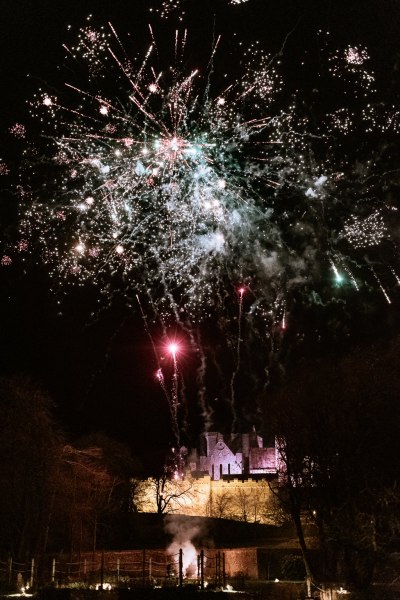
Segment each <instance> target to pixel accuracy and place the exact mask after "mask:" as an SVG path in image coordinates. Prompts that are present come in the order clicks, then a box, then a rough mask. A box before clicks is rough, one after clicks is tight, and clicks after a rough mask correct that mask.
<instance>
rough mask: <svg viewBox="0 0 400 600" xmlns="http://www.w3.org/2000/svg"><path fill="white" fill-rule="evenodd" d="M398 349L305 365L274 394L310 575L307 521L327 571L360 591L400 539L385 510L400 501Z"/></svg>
mask: <svg viewBox="0 0 400 600" xmlns="http://www.w3.org/2000/svg"><path fill="white" fill-rule="evenodd" d="M399 350H400V339H399V338H395V339H394V340H392V341H391V342H386V343H383V342H382V343H380V344H376V345H375V346H373V347H371V348H368V349H362V350H353V351H352V352H351V353H350V354H349V355H347V356H346V357H344V358H342V359H340V360H337V361H335V362H333V361H319V362H317V363H313V364H308V365H302V366H301V369H300V368H297V369H296V370H295V371H293V373H292V378H291V380H290V382H288V383H287V384H286V385H285V386H283V387H282V388H281V389H280V390H279V391H277V392H276V393H275V395H274V411H275V416H276V422H275V426H276V430H277V431H279V434H280V435H279V440H280V448H281V455H282V462H283V464H284V466H285V469H284V473H283V474H282V482H283V484H284V489H283V490H282V498H283V499H284V500H286V502H287V505H288V507H289V509H290V512H291V515H292V519H293V521H294V523H295V524H296V528H297V531H298V536H299V541H300V545H301V547H302V551H303V557H304V560H305V564H306V569H307V565H308V568H309V570H310V575H311V563H310V560H309V552H308V548H307V544H306V539H305V537H306V536H305V533H304V526H305V524H306V523H307V522H308V523H313V524H314V525H315V527H316V531H317V532H318V537H319V543H320V548H321V553H322V556H323V558H324V571H323V573H322V574H321V575H322V576H323V577H325V578H329V579H337V580H339V581H347V582H349V583H350V584H353V585H355V586H357V587H359V588H363V587H365V586H368V585H369V583H370V581H371V579H372V577H373V575H374V569H375V568H376V566H377V565H378V564H379V560H380V559H381V557H383V556H387V553H388V552H390V547H392V548H393V547H395V546H396V543H398V526H397V524H396V521H397V519H396V518H393V514H392V511H391V510H390V509H389V510H382V507H383V506H387V507H390V506H392V507H393V508H394V507H396V506H397V502H398V495H397V483H396V482H397V481H398V477H399V470H398V468H397V464H396V462H395V461H394V460H393V458H394V457H396V456H398V455H399V451H400V419H399V417H400V414H399V412H400V411H399V405H398V398H399V397H400V382H399V378H398V374H397V369H398V367H397V363H398V355H399ZM388 532H391V535H388ZM396 536H397V540H396ZM389 540H391V541H390V543H389Z"/></svg>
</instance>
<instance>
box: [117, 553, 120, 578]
mask: <svg viewBox="0 0 400 600" xmlns="http://www.w3.org/2000/svg"><path fill="white" fill-rule="evenodd" d="M119 560H120V559H119V558H117V583H119Z"/></svg>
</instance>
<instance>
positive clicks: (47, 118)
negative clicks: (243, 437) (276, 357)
mask: <svg viewBox="0 0 400 600" xmlns="http://www.w3.org/2000/svg"><path fill="white" fill-rule="evenodd" d="M169 4H171V6H172V5H173V6H175V5H177V4H178V3H177V2H172V3H169ZM187 44H188V34H187V32H186V31H184V30H183V31H182V32H177V33H176V37H175V40H174V44H173V47H174V52H173V55H174V58H173V63H172V64H169V63H167V64H164V65H163V64H162V63H163V56H164V55H166V56H167V55H168V54H169V52H165V53H163V52H162V49H161V48H160V47H159V46H158V44H157V42H156V38H155V36H154V34H153V30H152V29H151V28H150V42H149V46H148V48H147V50H146V51H145V53H144V54H142V55H140V56H139V58H135V56H133V55H131V54H130V53H128V52H127V51H126V50H125V45H124V44H122V42H121V40H120V38H119V36H118V35H117V33H116V31H115V30H114V28H113V27H112V26H111V25H109V26H108V27H104V28H101V29H99V30H97V29H95V28H92V27H91V26H87V27H85V28H83V29H82V30H81V31H80V33H79V36H78V41H77V43H76V44H75V45H66V46H65V49H66V52H67V58H68V57H69V58H70V60H71V61H72V63H73V65H74V67H73V68H71V72H73V73H74V74H75V75H74V79H73V80H69V81H67V82H66V86H65V91H64V92H63V93H60V94H58V95H54V94H50V93H48V92H47V91H44V90H41V91H40V93H39V94H38V95H37V97H36V98H35V101H34V102H33V104H32V112H33V114H34V115H35V116H36V117H38V118H39V120H40V122H43V123H44V125H43V139H45V140H48V141H47V145H46V149H45V152H44V156H45V160H44V165H43V172H42V173H43V174H44V173H45V174H46V185H45V186H42V187H41V188H40V189H37V188H36V187H35V186H36V181H37V179H38V178H40V176H41V175H40V168H41V166H40V164H38V162H37V161H36V162H35V165H36V170H37V172H36V173H35V175H34V176H32V177H31V180H30V181H29V180H28V181H27V178H26V175H24V177H25V180H24V182H23V183H22V185H21V188H20V189H21V190H22V192H23V196H24V197H23V199H22V202H21V205H22V219H21V232H20V241H19V242H18V248H19V250H20V251H22V250H21V248H22V247H23V248H24V251H26V250H27V249H31V248H32V249H33V248H34V247H35V245H36V246H37V245H39V248H40V250H41V257H42V260H43V261H44V262H45V263H46V264H47V265H48V266H49V269H50V271H51V273H52V275H53V276H54V278H55V279H57V280H59V281H61V283H62V284H63V285H65V284H66V283H67V282H72V283H75V284H78V285H83V284H84V283H85V282H87V281H89V282H92V283H95V284H97V285H98V286H99V287H100V289H101V290H102V291H105V292H107V293H108V292H110V293H112V290H113V289H115V287H118V288H120V289H121V288H122V289H123V290H124V293H125V295H126V297H127V298H129V299H130V298H132V297H133V296H134V295H135V294H137V295H139V296H140V297H142V298H145V299H146V300H145V301H146V306H147V307H151V309H152V310H154V312H155V313H156V314H157V315H159V316H161V318H162V320H170V321H174V322H175V323H178V324H179V325H181V326H184V327H185V328H186V331H187V332H188V331H189V329H190V327H191V326H192V324H193V323H199V322H201V321H204V320H207V319H209V317H210V316H215V315H218V316H221V315H223V314H225V313H226V314H228V316H227V317H226V318H222V319H221V320H219V321H218V322H219V323H224V324H225V325H221V327H225V326H226V324H228V327H229V323H231V324H232V323H233V326H234V330H235V331H236V341H232V342H229V344H230V347H231V350H232V357H233V358H232V365H233V367H232V371H231V372H233V375H232V378H231V388H232V389H231V399H232V405H233V404H234V403H235V401H234V396H235V393H234V387H235V385H236V381H237V379H238V372H239V370H240V359H241V341H242V334H243V330H244V329H246V331H247V332H248V331H249V329H251V331H252V334H251V335H252V337H253V338H254V337H258V339H262V340H264V341H265V340H268V342H267V343H268V344H269V355H270V354H271V352H272V353H273V352H275V351H276V345H275V341H274V336H275V337H276V334H278V336H281V335H282V333H283V332H284V331H285V330H286V329H287V328H288V323H289V324H290V322H291V319H290V312H291V306H292V303H293V298H295V302H296V303H297V304H298V302H299V298H300V299H301V300H302V302H304V303H305V304H307V303H310V302H313V301H315V300H316V299H317V301H318V302H319V303H320V304H323V303H329V301H330V299H331V298H334V299H335V296H337V294H338V293H339V290H338V289H337V288H338V287H341V288H342V287H343V286H347V287H349V286H350V288H352V289H353V290H354V292H355V293H357V292H359V291H360V289H361V288H362V286H363V280H365V277H366V275H365V271H367V272H368V274H369V278H370V279H371V280H372V281H373V282H375V283H377V284H378V288H379V289H380V290H381V291H382V293H383V295H384V297H385V298H386V300H387V301H388V302H389V301H390V296H389V292H388V287H390V284H386V280H385V278H386V277H387V274H386V272H387V273H388V274H389V276H390V278H392V280H393V281H395V283H396V284H397V279H398V277H397V274H396V265H394V264H390V266H389V269H386V272H385V274H382V273H383V271H382V269H381V267H380V263H379V266H377V262H376V261H371V259H370V257H369V256H365V257H360V256H359V254H357V255H356V256H355V257H354V256H352V254H351V251H352V250H354V251H357V250H358V249H359V248H362V247H366V246H367V247H368V249H369V250H370V251H372V250H373V249H374V248H376V247H377V246H378V247H379V245H380V244H381V242H382V241H383V240H385V239H389V238H390V236H389V235H388V225H387V224H386V217H387V213H388V212H391V211H393V210H394V209H395V208H396V207H394V206H393V203H392V202H391V203H389V204H388V202H387V199H386V198H384V197H381V198H379V191H378V188H379V186H380V185H381V184H382V177H380V178H378V177H377V176H376V175H375V170H376V164H377V162H378V159H377V158H376V157H375V158H376V160H375V161H373V160H371V159H370V158H366V157H365V156H366V155H367V150H368V148H367V145H368V144H367V142H365V140H364V138H365V136H366V135H368V134H370V133H372V134H373V135H375V134H376V133H377V131H378V132H382V131H384V132H385V133H386V134H387V133H388V132H393V133H396V132H397V129H398V122H399V119H398V114H397V113H396V110H395V109H394V108H393V107H386V108H385V109H383V108H382V107H380V106H379V104H378V103H377V102H375V103H374V102H372V101H371V98H372V99H373V98H374V94H376V90H375V83H374V75H373V72H372V70H371V69H370V68H369V57H368V54H367V51H366V49H364V48H361V47H354V48H353V47H346V48H344V49H342V50H341V51H334V52H332V53H330V54H329V53H328V52H327V51H326V56H327V60H326V63H327V65H328V68H327V69H326V70H324V75H323V76H324V77H328V78H329V79H330V82H331V85H333V84H334V83H335V82H337V83H338V89H339V92H340V91H341V90H343V89H344V90H346V94H344V100H343V101H342V100H341V96H340V95H339V93H338V95H337V96H332V98H329V101H330V104H331V105H330V106H329V109H330V110H329V111H328V110H326V106H325V105H324V104H322V107H321V104H318V100H317V98H316V95H315V93H314V92H315V90H314V89H313V90H312V91H310V96H309V99H308V102H305V101H303V100H299V99H296V98H295V96H294V92H296V91H297V89H296V88H293V86H292V88H291V87H290V86H289V87H287V86H286V85H285V81H284V75H282V74H280V73H279V72H278V66H279V65H278V62H280V61H278V60H276V59H274V58H273V57H271V56H269V55H268V54H266V53H265V52H264V50H263V48H262V47H261V46H260V44H252V45H251V46H250V47H249V48H247V49H245V50H244V51H243V52H242V54H241V58H240V60H238V64H237V65H236V66H235V71H234V73H232V77H231V78H229V76H226V75H225V74H224V75H221V76H218V73H216V72H215V68H214V65H213V60H214V58H215V56H216V54H217V53H218V51H219V46H220V45H221V40H220V39H219V38H218V37H217V38H216V41H215V45H214V47H213V48H212V49H211V51H210V54H211V56H210V57H209V59H208V60H207V63H206V65H205V66H204V68H203V69H201V68H200V67H198V66H196V68H193V69H190V68H188V61H187V60H186V57H185V56H186V55H185V52H186V47H187ZM81 68H82V69H83V72H82V73H81V75H80V76H79V73H78V74H76V73H77V71H78V72H79V69H81ZM301 68H304V69H306V68H307V65H306V64H305V63H304V62H303V61H301V62H300V64H299V69H301ZM79 77H81V79H82V81H84V82H85V83H84V85H81V84H79V83H77V80H78V79H79ZM332 82H333V83H332ZM349 89H351V90H353V96H352V97H353V98H355V99H357V102H360V105H359V106H356V105H355V104H352V103H349V102H348V101H347V98H348V96H349V94H348V90H349ZM306 97H307V94H306ZM18 131H19V129H18ZM360 134H362V136H363V142H362V144H359V145H360V153H359V156H357V157H356V158H355V157H354V153H353V154H352V153H351V152H350V150H349V149H350V148H352V147H353V145H354V143H355V140H358V141H359V140H360ZM14 135H16V132H14ZM18 135H19V134H18ZM24 135H25V130H24ZM371 139H372V138H371ZM373 139H375V138H373ZM364 146H365V148H364ZM27 154H28V153H27ZM36 154H37V153H36ZM35 160H36V159H35ZM30 166H31V165H30ZM25 173H26V169H25ZM49 173H50V175H51V176H49ZM28 183H29V185H28ZM28 188H29V191H27V190H28ZM21 240H22V241H23V244H22V242H21ZM6 258H7V260H4V261H3V264H4V265H6V264H9V262H8V260H10V261H11V259H9V256H8V255H7V257H6ZM372 264H374V266H372ZM385 268H386V267H385ZM321 281H323V282H324V283H323V284H322V285H321ZM330 282H331V285H329V283H330ZM238 285H239V286H240V287H239V288H238V287H237V286H238ZM235 290H236V297H237V299H238V300H239V314H238V315H236V316H235V315H234V313H233V311H232V310H231V309H229V307H228V305H229V303H231V304H234V303H232V302H231V300H232V299H234V297H235ZM237 290H238V291H237ZM314 290H316V291H315V293H314ZM245 292H246V293H245ZM227 307H228V308H227ZM244 325H246V327H245V328H244ZM231 329H232V327H231ZM188 336H189V337H190V336H192V337H191V340H192V342H193V345H196V344H197V342H196V340H195V336H194V335H193V334H192V333H188ZM227 339H229V338H227ZM173 357H174V364H176V353H175V354H173ZM201 362H202V369H204V365H205V360H202V361H201ZM157 378H158V380H159V381H160V384H161V385H162V386H165V382H164V377H163V373H162V371H161V370H159V371H158V372H157ZM175 382H176V385H177V377H176V380H175ZM163 389H164V388H163ZM174 394H175V395H174ZM177 394H178V391H177V388H174V391H173V396H174V399H173V402H175V406H177V404H178V399H177ZM174 410H175V409H174ZM204 412H207V409H206V407H205V404H204Z"/></svg>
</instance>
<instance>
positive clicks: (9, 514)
mask: <svg viewBox="0 0 400 600" xmlns="http://www.w3.org/2000/svg"><path fill="white" fill-rule="evenodd" d="M52 408H53V405H52V401H51V400H50V398H49V396H48V395H47V394H46V393H44V392H43V391H42V390H41V389H40V388H39V387H38V386H37V385H35V384H34V383H33V382H32V381H30V380H29V379H27V378H23V377H12V378H9V379H7V378H1V379H0V422H1V423H2V427H1V429H0V530H1V533H2V535H1V540H0V545H1V546H0V547H1V550H2V551H3V552H8V553H10V554H11V555H12V556H13V557H15V558H17V559H19V560H21V561H25V560H27V559H30V558H32V557H37V556H40V555H42V554H43V553H44V552H45V551H46V548H47V544H48V540H49V532H50V525H51V523H50V520H51V515H52V502H53V498H54V489H55V486H56V481H57V472H58V465H59V460H60V455H61V452H62V447H63V438H62V435H61V434H60V431H59V430H58V428H57V427H56V425H55V423H54V421H53V417H52V414H51V410H52Z"/></svg>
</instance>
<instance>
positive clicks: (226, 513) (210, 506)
mask: <svg viewBox="0 0 400 600" xmlns="http://www.w3.org/2000/svg"><path fill="white" fill-rule="evenodd" d="M182 457H183V458H184V463H183V464H182V463H181V466H180V468H179V467H177V468H176V470H175V471H172V477H171V478H170V479H168V481H166V482H165V485H164V488H163V490H162V493H163V495H164V498H165V499H167V498H168V499H169V502H168V506H167V507H166V510H165V512H172V513H180V514H185V515H192V516H203V517H205V516H207V517H216V518H229V519H236V520H240V521H247V522H258V523H269V524H279V523H280V522H281V520H282V519H281V511H280V509H279V505H278V502H277V501H276V497H275V495H274V493H273V491H272V490H271V487H274V486H275V485H276V484H277V481H278V470H279V453H278V450H277V448H276V447H275V446H271V447H265V446H264V444H263V439H262V438H261V437H260V436H258V435H257V434H256V433H255V432H253V433H246V434H232V435H230V436H224V435H222V434H221V433H218V432H207V433H204V434H203V435H202V436H201V437H200V440H199V447H198V448H195V449H192V450H191V451H190V452H188V451H187V450H186V449H181V451H180V452H179V458H182ZM176 464H177V465H178V464H179V460H178V461H177V462H176ZM159 489H160V488H159V484H158V493H159ZM142 500H143V501H142V502H141V506H140V510H141V511H143V512H157V482H156V480H154V479H148V480H146V481H145V482H144V488H143V496H142Z"/></svg>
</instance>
